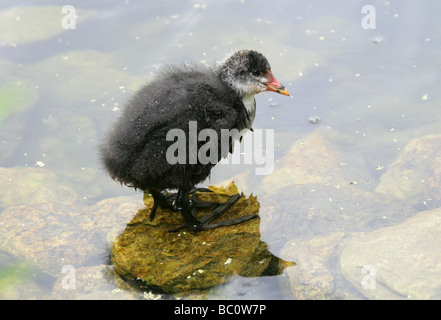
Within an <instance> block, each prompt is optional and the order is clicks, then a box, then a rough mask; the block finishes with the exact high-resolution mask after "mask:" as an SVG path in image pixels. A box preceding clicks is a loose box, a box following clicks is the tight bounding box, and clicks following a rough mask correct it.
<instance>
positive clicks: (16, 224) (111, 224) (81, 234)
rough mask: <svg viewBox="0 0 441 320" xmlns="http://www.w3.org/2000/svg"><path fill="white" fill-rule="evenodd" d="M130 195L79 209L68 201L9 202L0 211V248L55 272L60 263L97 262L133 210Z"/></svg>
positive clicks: (60, 269) (59, 267) (106, 253)
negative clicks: (33, 203) (16, 203)
mask: <svg viewBox="0 0 441 320" xmlns="http://www.w3.org/2000/svg"><path fill="white" fill-rule="evenodd" d="M138 204H139V203H136V202H134V201H133V200H132V199H131V198H124V197H121V198H115V199H106V200H102V201H100V202H98V203H96V204H95V205H92V206H89V207H84V206H78V205H76V204H74V203H72V202H66V203H61V202H47V203H41V204H35V205H20V206H11V207H9V208H7V209H6V210H4V211H3V212H2V213H1V220H0V248H1V249H3V250H5V251H7V252H8V253H10V254H12V255H14V256H16V257H18V258H20V259H26V260H28V261H30V262H33V263H35V264H36V265H37V266H38V267H40V268H41V269H42V270H43V271H44V272H47V273H48V274H50V275H52V276H58V275H59V274H60V273H61V272H62V269H63V267H65V266H66V265H72V266H74V267H81V266H85V265H99V264H102V263H103V260H105V257H106V256H108V252H106V250H108V247H109V246H110V243H111V240H110V239H113V238H114V237H115V236H116V234H119V233H120V232H121V229H122V228H123V226H124V224H125V223H126V222H127V221H128V219H129V218H130V217H131V216H132V215H133V213H134V212H135V210H136V209H135V208H136V207H137V206H138Z"/></svg>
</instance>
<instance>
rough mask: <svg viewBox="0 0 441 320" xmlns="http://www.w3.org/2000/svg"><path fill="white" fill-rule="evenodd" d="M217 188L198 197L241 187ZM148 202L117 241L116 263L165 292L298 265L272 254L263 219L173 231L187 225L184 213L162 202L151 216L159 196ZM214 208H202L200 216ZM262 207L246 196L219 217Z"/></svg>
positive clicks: (212, 197) (215, 197) (214, 197)
mask: <svg viewBox="0 0 441 320" xmlns="http://www.w3.org/2000/svg"><path fill="white" fill-rule="evenodd" d="M212 190H213V192H212V193H199V192H198V193H197V195H198V198H199V199H203V200H207V201H218V202H225V201H226V199H228V197H230V196H231V194H234V193H237V189H236V187H235V186H234V184H232V185H230V186H229V188H227V189H224V188H212ZM145 203H146V208H145V209H142V210H139V211H138V213H137V215H136V216H135V217H134V218H133V219H132V220H131V221H130V222H129V224H128V225H127V227H126V229H125V231H124V232H123V233H122V234H121V235H120V236H119V237H118V238H117V239H116V240H115V241H114V243H113V246H112V252H111V258H112V263H113V264H114V266H115V270H116V271H117V272H118V273H119V274H120V275H122V276H123V277H124V278H127V279H130V280H136V279H138V280H139V279H142V280H143V281H145V284H146V285H147V286H148V287H150V288H152V289H158V290H159V291H162V292H165V293H182V292H193V291H200V290H204V289H208V288H210V287H213V286H215V285H219V284H222V283H224V282H226V281H228V279H230V277H231V276H234V275H240V276H244V277H258V276H262V275H278V274H280V273H281V272H282V270H283V269H284V268H285V267H286V266H289V265H293V263H287V262H285V261H283V260H281V259H279V258H278V257H276V256H274V255H273V254H271V253H270V252H269V251H268V247H267V245H266V243H264V242H262V241H261V240H260V228H259V226H260V219H253V220H249V221H247V222H244V223H241V224H238V225H233V226H228V227H221V228H217V229H212V230H207V231H198V232H195V231H188V230H185V229H183V230H181V231H180V232H169V230H171V229H173V228H175V227H177V226H179V225H182V224H183V222H184V220H183V218H182V217H181V216H180V215H179V214H178V213H176V212H171V211H169V210H164V209H161V208H159V209H158V211H157V213H156V217H155V219H154V220H153V221H150V219H149V213H150V210H151V207H152V205H153V200H152V199H151V198H150V197H149V198H146V199H145ZM209 210H210V209H207V210H204V211H202V212H200V213H199V217H200V216H202V215H204V214H207V213H209ZM258 212H259V203H258V201H257V197H255V196H252V195H251V196H249V197H245V196H242V197H241V198H240V199H239V200H238V202H236V203H235V204H234V205H233V206H232V207H231V208H230V209H229V210H228V211H227V212H225V213H224V215H223V217H221V218H219V219H222V220H223V219H234V218H236V217H239V216H243V215H247V214H258ZM215 221H216V220H215Z"/></svg>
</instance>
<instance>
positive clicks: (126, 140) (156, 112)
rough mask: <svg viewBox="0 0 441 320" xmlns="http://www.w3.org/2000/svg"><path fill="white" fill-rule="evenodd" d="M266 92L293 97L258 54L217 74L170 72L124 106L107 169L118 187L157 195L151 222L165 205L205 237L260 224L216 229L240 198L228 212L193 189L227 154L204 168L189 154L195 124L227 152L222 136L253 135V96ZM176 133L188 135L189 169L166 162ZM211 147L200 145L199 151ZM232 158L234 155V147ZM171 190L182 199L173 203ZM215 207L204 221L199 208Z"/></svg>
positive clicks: (243, 55) (194, 69)
mask: <svg viewBox="0 0 441 320" xmlns="http://www.w3.org/2000/svg"><path fill="white" fill-rule="evenodd" d="M263 91H273V92H277V93H280V94H283V95H289V93H288V91H287V90H286V89H285V87H284V86H283V85H281V84H280V83H279V82H278V81H277V80H276V79H275V78H274V76H273V74H272V72H271V67H270V64H269V62H268V60H267V59H266V58H265V57H264V56H263V55H262V54H261V53H258V52H256V51H253V50H240V51H237V52H234V53H233V54H231V55H229V56H228V57H227V58H225V59H224V60H223V61H221V62H219V63H218V65H217V67H215V68H208V67H202V66H167V67H164V68H163V69H162V70H161V71H160V72H159V73H158V74H157V75H156V76H155V77H154V79H153V80H152V81H151V82H150V83H149V84H147V85H145V86H144V87H142V88H141V89H140V90H139V91H138V92H137V93H136V94H135V95H134V96H133V97H132V98H131V100H130V101H129V102H128V103H127V105H126V106H125V108H124V110H123V113H122V116H121V117H120V118H119V119H118V121H117V122H116V124H115V126H114V127H113V129H112V130H111V131H110V132H109V133H108V135H107V137H106V140H105V142H104V143H103V144H102V145H101V147H100V153H101V158H102V162H103V163H104V166H105V168H106V169H107V171H108V172H109V174H110V176H111V177H112V178H113V179H114V180H116V181H118V182H120V183H122V184H125V185H127V186H129V187H134V188H139V189H141V190H143V191H144V192H148V193H151V194H152V196H153V199H154V205H153V208H152V211H151V214H150V218H151V219H153V218H154V216H155V212H156V209H157V207H158V205H159V206H161V207H164V208H170V209H172V210H175V211H179V212H180V213H181V214H182V216H183V217H184V219H185V225H184V226H185V227H187V228H189V229H191V230H198V231H199V230H207V229H212V228H216V227H221V226H227V225H232V224H237V223H241V222H243V221H247V220H249V219H252V218H256V217H257V215H247V216H244V217H240V218H236V219H232V220H227V221H222V222H218V223H211V221H213V220H214V219H215V218H217V217H218V216H219V215H220V214H221V213H223V212H225V211H226V210H227V209H228V208H229V207H231V205H232V204H234V202H236V201H237V200H238V199H239V198H240V195H237V196H233V197H231V198H230V199H229V200H228V201H227V203H226V204H218V203H204V202H202V201H199V200H197V198H196V196H195V194H193V195H192V196H191V198H190V195H191V194H192V192H194V186H195V185H197V184H198V183H200V182H202V181H204V180H205V179H206V178H207V177H208V176H209V174H210V171H211V169H212V167H213V166H214V165H215V164H216V162H217V161H220V160H221V158H222V157H226V156H227V154H225V152H224V153H223V154H221V149H222V148H220V147H219V148H218V149H219V153H218V155H217V161H210V162H209V163H201V162H200V161H199V159H197V154H196V155H195V154H191V152H192V151H191V150H190V148H189V133H190V132H189V130H190V129H189V123H190V121H196V122H195V123H196V124H197V134H199V132H200V131H201V130H203V129H212V130H214V131H215V132H216V133H217V137H219V141H217V142H218V145H219V146H220V145H221V141H220V138H221V130H222V129H228V130H232V129H237V130H238V131H242V130H244V129H251V126H252V123H253V120H254V117H255V111H256V103H255V100H254V95H255V94H257V93H260V92H263ZM172 129H180V130H182V131H183V132H184V133H185V137H186V139H187V141H186V149H185V150H186V155H185V160H186V161H184V163H179V162H178V163H174V164H171V163H169V162H170V161H167V150H168V149H169V147H170V146H171V145H172V144H173V143H174V141H167V140H170V139H166V137H167V133H168V132H170V130H172ZM204 143H205V142H201V141H197V149H199V148H200V147H201V145H202V144H204ZM228 151H230V152H231V145H230V148H229V150H228ZM227 153H228V152H227ZM192 157H193V158H192ZM191 159H196V160H195V161H191ZM166 189H177V190H178V191H177V193H176V194H174V195H173V196H172V197H170V194H167V193H166V192H165V190H166ZM192 190H193V191H192ZM214 205H216V207H215V208H214V209H213V211H212V213H211V214H209V215H206V216H204V217H202V218H200V219H199V220H198V218H197V208H201V207H209V206H214Z"/></svg>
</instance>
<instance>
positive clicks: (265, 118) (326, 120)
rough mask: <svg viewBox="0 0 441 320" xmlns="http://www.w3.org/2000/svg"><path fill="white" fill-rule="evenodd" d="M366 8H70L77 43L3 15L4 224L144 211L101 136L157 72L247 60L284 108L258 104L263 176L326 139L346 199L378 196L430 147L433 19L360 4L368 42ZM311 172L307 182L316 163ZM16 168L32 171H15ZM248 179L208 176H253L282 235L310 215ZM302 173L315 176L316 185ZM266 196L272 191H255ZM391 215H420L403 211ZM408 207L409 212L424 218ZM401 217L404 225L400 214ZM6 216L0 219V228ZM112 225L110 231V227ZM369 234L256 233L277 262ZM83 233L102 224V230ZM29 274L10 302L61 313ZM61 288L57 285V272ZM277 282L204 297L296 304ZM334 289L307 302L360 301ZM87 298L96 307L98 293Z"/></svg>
mask: <svg viewBox="0 0 441 320" xmlns="http://www.w3.org/2000/svg"><path fill="white" fill-rule="evenodd" d="M366 4H367V3H366V2H364V1H351V3H348V2H347V1H333V2H326V3H325V2H324V1H308V2H304V1H284V2H277V3H275V2H268V1H260V0H259V1H222V2H220V1H218V2H208V1H207V2H205V1H200V2H198V1H155V2H141V1H128V0H126V1H123V0H121V1H116V0H114V1H105V2H102V3H98V2H93V3H90V2H88V1H76V2H75V5H74V7H75V9H76V10H77V15H78V21H77V22H76V28H75V29H66V30H65V29H63V28H61V21H62V19H63V17H64V16H63V14H62V13H61V7H60V6H59V4H58V1H15V2H14V3H13V4H12V3H11V2H7V3H3V4H1V3H0V10H1V11H0V17H2V18H0V19H1V20H3V22H1V23H2V27H1V28H0V29H1V31H0V65H1V69H2V72H1V74H0V108H1V113H0V121H1V127H0V140H1V143H2V145H1V146H0V150H1V156H0V166H1V167H2V168H7V169H9V170H10V171H4V173H2V176H3V177H4V179H9V180H8V181H9V182H10V181H11V180H14V179H13V178H11V177H12V175H13V176H14V177H15V176H16V175H22V176H23V180H22V181H21V182H20V183H21V184H18V183H17V184H15V185H14V186H15V188H16V189H13V191H11V192H8V191H7V190H6V191H4V193H3V195H2V196H1V199H0V200H1V203H0V207H1V209H2V210H5V211H6V210H8V208H12V207H14V206H19V205H29V204H32V205H37V204H38V205H39V204H44V203H46V202H53V201H73V203H74V204H75V205H76V206H78V207H82V208H93V206H94V205H95V204H96V203H97V202H98V201H101V200H103V199H109V198H113V197H119V196H128V197H132V198H133V201H134V203H135V207H136V204H138V205H141V203H140V200H141V198H142V194H140V193H135V192H134V191H133V190H131V189H128V188H124V187H123V188H121V187H120V186H119V185H118V184H117V183H114V182H113V181H111V180H110V179H109V178H108V177H107V176H106V174H105V173H104V172H103V170H102V169H101V167H100V164H99V160H98V156H97V145H98V144H99V141H100V140H101V139H102V138H103V135H104V132H105V130H106V129H108V128H109V126H110V125H111V124H112V123H113V121H114V120H115V118H116V117H117V116H118V115H119V114H120V112H121V108H122V107H123V105H124V103H125V101H127V99H128V98H129V97H130V95H131V94H132V93H133V92H134V91H135V90H136V89H137V88H139V86H140V85H142V84H143V83H145V82H146V81H148V79H149V77H150V76H151V74H152V73H154V72H155V71H156V70H157V69H158V67H159V66H160V65H161V64H163V63H169V62H176V61H196V62H202V63H208V64H212V63H214V62H215V61H216V60H219V59H221V58H223V57H224V56H225V54H226V52H229V51H231V50H232V49H243V48H252V49H255V50H257V51H260V52H262V53H264V54H265V55H266V56H267V58H268V60H269V61H270V63H271V65H272V70H273V73H274V75H275V76H276V77H277V78H278V80H280V82H282V83H283V84H285V85H286V87H287V89H288V90H289V91H290V93H291V97H285V96H281V95H276V94H273V93H263V94H260V95H258V96H256V101H257V105H258V112H257V116H256V119H255V122H254V126H253V127H254V128H261V129H273V130H274V132H275V149H274V157H275V168H274V170H275V171H277V170H278V169H280V168H281V163H282V162H281V159H282V158H283V157H284V156H285V155H286V154H287V153H288V151H289V150H290V148H291V147H292V146H293V145H294V144H295V142H296V141H300V140H302V139H305V140H307V137H308V136H309V135H310V134H311V133H314V132H317V130H323V131H322V132H325V133H324V134H323V136H329V137H331V138H330V139H331V141H332V147H333V148H334V149H335V150H337V151H338V152H339V154H340V155H341V158H340V159H339V162H340V164H341V166H342V167H345V168H346V166H347V167H348V168H350V170H353V172H352V171H351V174H352V175H353V176H354V177H355V179H358V180H357V181H356V182H357V184H356V185H357V186H362V188H361V189H362V190H363V191H369V192H372V191H374V190H375V188H376V187H377V185H378V184H379V181H380V178H381V176H382V175H383V174H384V172H385V171H386V170H387V168H388V166H389V165H390V164H391V163H393V161H395V159H396V158H397V156H398V155H399V154H400V152H401V151H402V150H403V148H404V147H405V146H406V144H407V143H408V142H409V141H410V140H411V139H414V138H421V137H424V136H425V135H428V134H441V125H440V120H441V116H440V114H441V113H440V112H439V105H440V104H439V103H440V97H439V87H440V68H439V56H440V52H441V47H440V43H441V42H440V38H441V26H440V24H439V17H438V12H440V9H441V4H440V3H439V2H438V1H425V2H424V3H417V2H415V1H394V0H391V1H371V2H369V4H370V5H373V6H374V7H375V9H376V14H375V21H376V25H375V29H365V28H363V26H362V20H363V18H364V17H365V16H366V14H363V13H361V11H362V8H363V6H365V5H366ZM5 21H6V22H5ZM4 110H6V111H4ZM311 119H315V120H314V121H311ZM317 120H318V121H317ZM334 134H335V135H338V137H335V136H333V135H334ZM307 141H308V140H307ZM314 141H315V140H314ZM314 141H312V146H314ZM316 161H317V162H316V166H318V167H319V166H320V165H321V162H320V158H318V159H316ZM25 169H31V171H20V170H25ZM254 169H255V166H253V165H244V164H242V165H234V164H233V165H219V166H217V167H216V168H215V169H214V170H213V172H212V175H211V179H210V181H208V182H207V183H212V184H216V183H220V182H224V181H230V180H231V179H233V177H236V183H237V181H241V180H240V178H237V177H238V176H240V174H245V173H247V172H251V173H248V176H246V177H247V178H245V179H243V180H242V182H243V184H242V185H241V186H239V188H243V189H244V191H245V192H246V193H251V192H253V193H254V194H257V195H258V197H259V199H263V200H264V201H263V202H264V203H262V205H263V207H265V205H266V206H270V208H271V209H272V208H274V205H271V203H272V201H275V202H276V203H278V204H279V205H280V207H281V208H284V209H283V210H280V212H275V214H277V215H279V216H280V218H279V219H280V220H281V221H282V222H281V223H282V224H283V221H286V223H289V222H290V221H293V220H290V218H289V217H288V216H286V219H285V216H284V214H285V215H286V214H287V211H286V209H285V208H286V207H301V208H305V210H307V208H309V207H311V206H315V205H316V204H317V203H320V202H319V201H318V200H317V199H316V198H308V197H305V198H303V200H302V198H301V197H294V196H293V197H292V198H290V196H289V194H288V195H287V194H283V195H284V197H280V196H278V195H277V194H274V193H273V192H272V191H274V183H275V184H276V185H277V183H278V182H277V181H276V182H271V183H270V182H268V181H269V180H268V179H269V178H268V177H267V176H256V175H255V174H254V172H255V171H254ZM11 170H18V171H11ZM348 170H349V169H348ZM357 170H358V171H357ZM16 172H19V173H16ZM23 172H26V173H23ZM310 174H311V176H314V171H312V172H311V173H310ZM265 179H266V180H265ZM349 179H350V178H348V179H347V180H346V182H347V183H349V182H350V181H351V180H349ZM14 181H16V180H14ZM265 181H266V182H265ZM265 183H268V185H270V186H272V187H264V185H265ZM314 183H316V182H314ZM237 184H239V183H237ZM324 185H325V184H324ZM328 185H329V183H328ZM22 186H24V187H22ZM256 186H258V187H256ZM11 188H12V187H11ZM317 189H318V190H321V189H320V187H317ZM11 190H12V189H11ZM332 192H336V191H335V190H334V191H331V193H330V194H332ZM326 198H328V197H327V196H326ZM329 198H331V196H330V197H329ZM336 198H338V197H336ZM433 200H437V199H433ZM438 200H439V199H438ZM340 201H341V202H344V203H345V206H346V207H351V204H350V202H351V199H350V198H345V196H341V197H340ZM357 201H358V200H357ZM435 202H436V201H435ZM267 203H270V204H267ZM319 205H320V204H319ZM326 205H327V204H323V206H326ZM400 205H403V207H404V206H409V207H412V208H415V207H418V206H416V205H415V203H406V201H402V203H401V204H400ZM419 205H420V207H419V208H418V209H420V210H421V209H425V207H424V206H423V205H422V204H421V203H420V204H419ZM365 207H369V204H365ZM373 207H374V209H372V210H370V211H369V210H368V211H369V212H368V215H372V216H374V215H376V214H378V213H379V212H378V211H376V210H375V208H378V210H381V205H378V204H376V205H375V206H373ZM403 207H400V209H399V210H400V212H402V211H406V210H404V209H402V208H403ZM397 208H398V207H397ZM81 210H82V209H81ZM81 210H80V209H78V210H77V211H81ZM84 210H86V209H84ZM87 210H89V209H87ZM87 210H86V211H87ZM323 210H324V209H323ZM392 211H393V210H392ZM265 214H266V213H265V212H262V211H261V215H262V223H265V221H270V220H271V219H269V220H268V219H267V220H266V219H265ZM409 214H410V213H408V212H407V211H406V214H404V215H403V216H402V217H400V218H397V220H396V221H394V222H391V223H398V222H399V221H401V220H402V219H404V218H406V217H407V216H408V215H409ZM2 215H3V217H2ZM4 217H5V215H4V214H0V223H1V220H2V218H3V219H4ZM267 217H272V216H270V215H269V214H268V215H267ZM128 218H130V215H128ZM128 218H127V217H126V220H127V219H128ZM333 219H334V218H333ZM123 220H124V219H122V220H121V221H119V222H118V223H119V224H120V228H123V226H124V221H123ZM370 221H371V220H370V219H369V217H368V218H366V220H365V224H364V226H363V227H362V228H359V229H357V228H355V229H354V230H352V229H351V228H352V227H353V226H351V222H349V224H345V223H347V222H345V220H344V219H343V220H342V224H341V225H339V224H338V223H337V224H335V223H329V221H326V219H322V220H319V221H318V223H317V224H314V223H313V224H305V225H306V226H307V228H308V232H307V233H302V231H301V230H298V231H296V226H295V225H292V226H290V225H287V226H284V230H285V231H286V230H293V233H295V234H293V235H286V237H285V234H284V235H283V236H282V235H281V234H277V235H275V233H277V228H274V226H271V223H270V222H268V223H269V226H267V227H265V226H263V225H262V226H261V229H262V239H263V240H264V241H267V243H268V244H269V248H270V249H272V250H274V253H275V254H281V255H286V256H287V257H288V256H289V254H287V252H286V243H288V242H289V241H294V240H293V239H295V240H296V241H309V240H310V239H311V238H312V236H311V235H314V234H316V235H329V234H334V233H335V232H342V230H343V231H344V230H349V231H354V232H364V231H371V230H374V229H376V228H377V227H378V226H377V225H376V224H375V223H373V222H372V223H371V224H370ZM372 221H374V220H372ZM81 223H82V222H81ZM91 223H92V222H91ZM94 223H96V224H98V225H99V221H96V222H94ZM79 224H80V222H79ZM17 228H21V226H19V225H17ZM74 228H75V227H74ZM305 228H306V227H305ZM285 231H284V232H285ZM72 232H74V231H72ZM11 234H13V233H11ZM116 235H117V233H116V234H115V236H116ZM94 239H95V238H94ZM284 239H285V240H284ZM8 241H13V239H6V240H2V242H0V244H1V245H0V248H1V249H2V250H3V251H5V252H6V253H5V258H2V260H0V266H1V264H3V265H4V266H5V267H4V268H3V269H4V270H9V269H8V266H9V265H10V264H12V265H14V264H15V263H17V264H20V263H22V262H21V261H22V260H23V257H22V256H17V257H14V254H11V252H9V250H8V247H9V245H8V243H9V242H8ZM41 241H44V240H41ZM47 241H52V240H47ZM107 241H111V239H110V240H109V239H107ZM94 243H95V242H94ZM96 243H97V244H101V243H106V241H101V240H100V241H97V242H96ZM42 245H43V244H42ZM104 246H105V245H104ZM283 248H285V249H283ZM104 251H105V250H104ZM95 254H96V255H95V256H92V257H88V258H87V259H83V260H82V261H84V265H76V266H75V267H76V268H81V267H83V266H88V265H97V264H98V262H97V261H100V259H102V260H103V262H102V263H105V261H104V258H102V257H103V256H105V255H106V253H105V252H104V254H101V253H100V252H98V251H97V252H95ZM11 255H12V256H11ZM331 257H332V258H330V259H331V260H332V259H334V260H335V259H338V258H337V257H336V256H331ZM53 258H54V259H55V260H57V259H62V258H63V257H62V256H60V257H53ZM291 258H293V259H296V256H295V255H294V257H292V256H291ZM25 260H26V261H27V260H28V259H25ZM29 260H32V259H31V258H29ZM32 268H34V267H33V266H32V267H31V265H30V266H29V267H24V268H23V270H24V271H23V272H22V273H20V274H21V276H20V274H19V275H14V277H17V278H19V279H21V280H20V281H18V280H17V281H16V282H14V281H13V283H14V285H16V286H17V288H18V289H14V290H12V292H13V293H10V294H9V296H8V295H6V298H23V299H26V298H33V297H39V298H43V299H45V298H48V297H50V296H51V294H52V296H51V297H52V298H54V297H55V298H57V294H55V296H54V294H53V293H52V288H53V284H54V283H55V282H56V281H58V280H57V278H56V275H54V273H51V276H47V274H48V273H49V272H48V271H47V270H44V268H43V270H41V272H40V273H38V274H39V275H40V276H38V277H37V278H38V279H37V280H38V281H36V280H35V277H34V278H32V277H31V276H29V274H31V273H34V274H35V271H26V270H29V269H31V270H34V269H32ZM55 273H56V272H55ZM58 276H62V273H61V270H60V273H59V275H58ZM308 276H309V275H308ZM20 277H21V278H20ZM305 277H306V276H305ZM338 277H339V276H336V278H338ZM0 279H2V277H1V276H0ZM14 279H15V278H14ZM29 279H31V280H29ZM285 279H286V276H285V275H282V276H276V277H268V278H261V279H252V280H250V279H243V278H240V277H236V278H234V279H233V280H232V281H231V282H230V283H228V284H226V285H222V286H221V287H219V288H213V289H212V290H210V293H209V294H208V297H226V298H232V299H240V298H251V299H283V298H292V297H297V298H299V297H300V296H298V295H296V294H292V293H286V292H287V291H286V289H283V288H284V287H286V286H289V284H288V281H287V280H285ZM11 281H12V280H11ZM28 281H31V282H32V283H33V285H31V286H30V287H31V289H29V290H27V289H26V288H27V286H24V287H23V288H24V289H23V290H21V289H20V288H19V287H20V286H19V285H17V283H18V284H21V283H27V282H28ZM305 282H306V280H305ZM35 283H36V284H35ZM338 287H339V290H340V291H339V292H340V293H338V294H334V295H333V294H328V293H325V294H324V295H323V296H320V295H319V294H318V295H316V296H310V297H309V298H342V297H345V295H344V294H341V292H346V293H348V292H349V293H350V294H351V295H350V297H356V298H360V297H364V296H363V294H360V293H353V292H354V288H353V286H351V285H350V284H348V283H347V282H345V281H341V282H339V283H338ZM317 290H318V291H320V289H317ZM1 292H2V287H1V282H0V294H1ZM4 292H6V291H4ZM8 292H9V291H8ZM288 292H290V290H288ZM5 294H6V293H5ZM96 294H97V296H98V297H100V292H97V293H96ZM59 297H61V298H62V297H63V295H60V296H59ZM103 297H104V296H103Z"/></svg>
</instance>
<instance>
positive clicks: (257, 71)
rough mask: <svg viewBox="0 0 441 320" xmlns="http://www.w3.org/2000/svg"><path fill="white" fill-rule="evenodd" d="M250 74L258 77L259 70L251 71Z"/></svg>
mask: <svg viewBox="0 0 441 320" xmlns="http://www.w3.org/2000/svg"><path fill="white" fill-rule="evenodd" d="M251 73H252V74H253V75H255V76H258V75H260V72H259V70H252V71H251Z"/></svg>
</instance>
